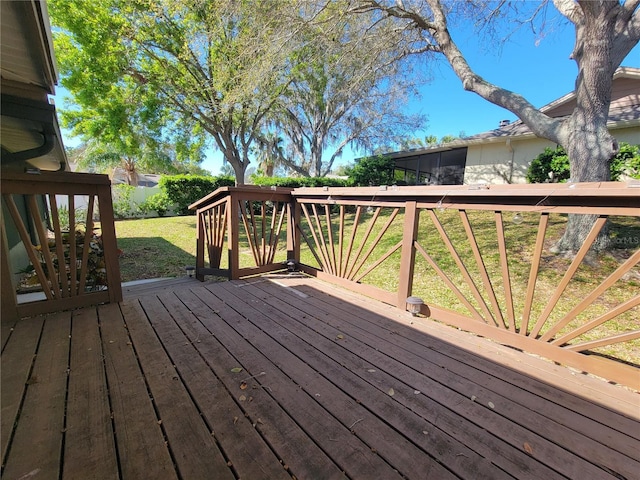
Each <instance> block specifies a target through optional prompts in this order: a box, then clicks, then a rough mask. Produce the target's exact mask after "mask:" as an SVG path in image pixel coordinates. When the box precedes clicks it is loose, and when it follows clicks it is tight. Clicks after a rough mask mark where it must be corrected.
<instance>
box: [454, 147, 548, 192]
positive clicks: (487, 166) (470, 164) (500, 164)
mask: <svg viewBox="0 0 640 480" xmlns="http://www.w3.org/2000/svg"><path fill="white" fill-rule="evenodd" d="M545 147H552V148H554V147H555V144H554V143H552V142H550V141H549V140H543V139H539V138H531V139H524V140H518V141H512V142H511V143H510V145H507V144H506V143H505V142H501V143H491V144H484V145H472V146H469V149H468V150H467V165H466V167H465V172H464V183H465V184H467V185H469V184H473V183H481V182H486V183H492V184H503V183H526V179H525V175H526V173H527V168H528V167H529V163H530V162H531V160H533V159H534V158H535V157H537V156H538V155H539V154H540V152H542V151H543V150H544V149H545ZM512 162H513V166H512Z"/></svg>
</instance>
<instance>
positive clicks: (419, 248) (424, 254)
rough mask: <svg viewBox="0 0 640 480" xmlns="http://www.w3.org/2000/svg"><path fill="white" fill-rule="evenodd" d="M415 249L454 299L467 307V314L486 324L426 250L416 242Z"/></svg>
mask: <svg viewBox="0 0 640 480" xmlns="http://www.w3.org/2000/svg"><path fill="white" fill-rule="evenodd" d="M415 247H416V250H417V251H418V252H420V255H422V257H423V258H424V259H425V260H426V261H427V262H428V263H429V265H430V266H431V268H433V269H434V271H435V272H436V273H437V274H438V276H439V277H440V278H441V279H442V280H443V281H444V282H445V283H446V284H447V286H448V287H449V288H450V289H451V290H452V291H453V293H455V295H456V297H458V299H459V300H460V301H461V302H462V304H463V305H464V306H465V307H467V309H468V310H469V312H470V313H471V315H472V316H473V317H474V318H475V319H476V320H479V321H481V322H483V323H486V320H485V319H484V318H483V317H482V315H481V314H480V312H478V310H477V309H476V307H474V306H473V304H472V303H471V302H470V301H469V300H467V297H466V296H465V295H464V294H463V293H462V292H461V291H460V289H459V288H458V287H457V286H456V284H455V283H453V281H451V279H450V278H449V276H448V275H447V274H446V273H445V272H444V270H442V269H441V268H440V267H439V266H438V264H437V263H436V262H435V260H434V259H433V258H432V257H431V255H429V254H428V253H427V252H426V250H425V249H424V248H422V246H421V245H420V244H419V243H418V242H417V241H416V242H415Z"/></svg>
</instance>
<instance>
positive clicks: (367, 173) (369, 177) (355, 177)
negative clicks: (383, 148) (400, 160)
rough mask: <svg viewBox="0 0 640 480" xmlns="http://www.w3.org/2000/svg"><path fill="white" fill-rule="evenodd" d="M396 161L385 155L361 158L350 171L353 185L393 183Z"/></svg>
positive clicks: (350, 179)
mask: <svg viewBox="0 0 640 480" xmlns="http://www.w3.org/2000/svg"><path fill="white" fill-rule="evenodd" d="M394 167H395V162H394V161H393V159H391V158H389V157H385V156H384V155H377V156H375V157H365V158H361V159H360V160H359V161H358V162H357V163H356V164H355V165H354V166H353V167H352V168H351V169H350V170H349V172H348V174H349V181H350V183H351V184H352V185H358V186H369V185H391V184H393V183H394V182H395V179H394V173H393V171H394Z"/></svg>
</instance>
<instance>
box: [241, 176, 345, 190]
mask: <svg viewBox="0 0 640 480" xmlns="http://www.w3.org/2000/svg"><path fill="white" fill-rule="evenodd" d="M251 181H252V182H253V184H254V185H258V186H261V187H289V188H300V187H346V186H348V181H347V180H344V179H341V178H327V177H263V176H260V175H254V176H253V177H251Z"/></svg>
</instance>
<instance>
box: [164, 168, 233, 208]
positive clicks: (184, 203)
mask: <svg viewBox="0 0 640 480" xmlns="http://www.w3.org/2000/svg"><path fill="white" fill-rule="evenodd" d="M234 185H235V180H234V179H233V178H232V177H208V176H200V175H171V176H165V177H162V178H161V179H160V188H162V191H163V192H164V194H165V195H166V196H167V198H168V199H169V201H170V202H171V204H174V205H176V209H177V212H178V213H179V214H181V215H188V214H192V215H194V214H195V212H192V211H190V210H189V205H191V204H192V203H194V202H196V201H198V200H200V199H201V198H202V197H204V196H206V195H208V194H210V193H211V192H213V191H215V190H217V189H218V188H220V187H232V186H234Z"/></svg>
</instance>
